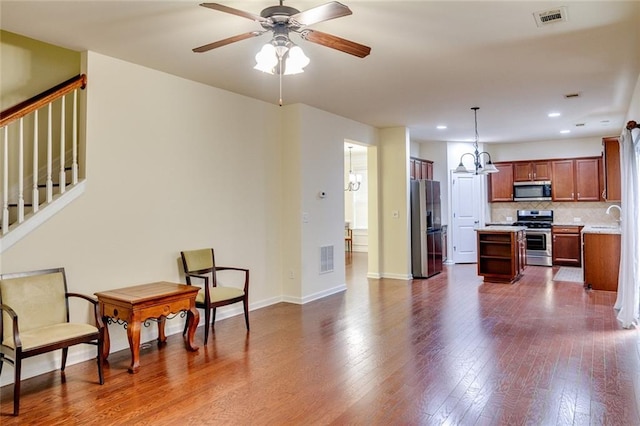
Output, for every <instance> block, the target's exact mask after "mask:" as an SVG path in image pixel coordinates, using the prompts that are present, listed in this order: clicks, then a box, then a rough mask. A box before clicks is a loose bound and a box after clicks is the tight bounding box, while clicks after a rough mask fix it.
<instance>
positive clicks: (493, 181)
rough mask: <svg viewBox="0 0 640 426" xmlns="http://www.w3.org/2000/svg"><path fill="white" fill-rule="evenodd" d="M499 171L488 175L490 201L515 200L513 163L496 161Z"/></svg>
mask: <svg viewBox="0 0 640 426" xmlns="http://www.w3.org/2000/svg"><path fill="white" fill-rule="evenodd" d="M494 166H496V169H498V173H490V174H489V175H488V185H489V190H488V193H489V202H490V203H491V202H496V201H513V164H512V163H494Z"/></svg>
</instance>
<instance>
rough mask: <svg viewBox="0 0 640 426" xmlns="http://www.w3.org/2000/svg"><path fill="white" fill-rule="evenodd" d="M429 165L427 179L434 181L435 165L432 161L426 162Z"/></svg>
mask: <svg viewBox="0 0 640 426" xmlns="http://www.w3.org/2000/svg"><path fill="white" fill-rule="evenodd" d="M426 163H427V177H426V179H431V180H433V163H432V162H431V161H426Z"/></svg>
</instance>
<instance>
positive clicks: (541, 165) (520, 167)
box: [513, 161, 551, 182]
mask: <svg viewBox="0 0 640 426" xmlns="http://www.w3.org/2000/svg"><path fill="white" fill-rule="evenodd" d="M538 180H551V162H550V161H517V162H515V163H513V181H514V182H528V181H538Z"/></svg>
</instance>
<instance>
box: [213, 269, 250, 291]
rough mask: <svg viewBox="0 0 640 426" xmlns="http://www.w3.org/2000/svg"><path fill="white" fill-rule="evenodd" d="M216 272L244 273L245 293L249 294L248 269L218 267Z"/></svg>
mask: <svg viewBox="0 0 640 426" xmlns="http://www.w3.org/2000/svg"><path fill="white" fill-rule="evenodd" d="M216 271H239V272H244V293H245V294H248V292H249V270H248V269H246V268H236V267H233V266H216Z"/></svg>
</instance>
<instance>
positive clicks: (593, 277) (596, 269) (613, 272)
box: [582, 233, 620, 291]
mask: <svg viewBox="0 0 640 426" xmlns="http://www.w3.org/2000/svg"><path fill="white" fill-rule="evenodd" d="M582 238H583V241H584V285H585V287H587V288H591V289H593V290H607V291H618V269H619V267H620V235H619V234H596V233H584V234H583V235H582Z"/></svg>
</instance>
